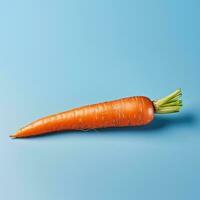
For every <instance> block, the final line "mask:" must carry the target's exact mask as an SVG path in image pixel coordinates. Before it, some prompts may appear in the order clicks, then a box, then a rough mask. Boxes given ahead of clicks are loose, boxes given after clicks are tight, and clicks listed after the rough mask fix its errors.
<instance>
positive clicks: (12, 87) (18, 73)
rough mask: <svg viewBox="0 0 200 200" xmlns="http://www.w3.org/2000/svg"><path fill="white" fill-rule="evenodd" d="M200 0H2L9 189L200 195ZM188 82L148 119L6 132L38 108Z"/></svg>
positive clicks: (2, 139)
mask: <svg viewBox="0 0 200 200" xmlns="http://www.w3.org/2000/svg"><path fill="white" fill-rule="evenodd" d="M199 6H200V3H199V1H195V0H192V1H191V0H190V1H189V0H188V1H186V0H177V1H173V0H168V1H164V0H163V1H162V0H153V1H148V0H146V1H145V0H140V1H139V0H138V1H135V0H125V1H119V0H115V1H114V0H113V1H112V0H85V1H81V0H70V1H65V0H48V1H47V0H42V1H41V0H32V1H31V0H18V1H14V0H8V1H0V92H1V96H0V121H1V126H0V199H5V200H11V199H16V200H18V199H19V200H27V199H28V200H35V199H49V200H53V199H59V200H64V199H70V200H93V199H96V200H102V199H104V200H108V199H109V200H110V199H115V200H121V199H124V200H126V199H137V200H143V199H154V200H158V199H163V200H165V199H166V200H169V199H172V200H175V199H176V200H185V199H199V196H200V190H199V185H200V156H199V152H200V131H199V130H200V123H199V118H200V115H199V113H200V107H199V99H200V93H199V89H198V88H199V83H200V81H199V74H200V26H199V20H200V12H199ZM178 87H181V88H182V90H183V93H184V96H183V100H184V107H183V109H182V111H181V113H178V114H172V115H165V116H156V119H155V121H154V122H153V123H152V124H151V125H149V126H146V127H140V128H121V129H105V130H98V131H91V132H73V133H70V132H68V133H67V132H65V133H60V134H52V135H48V136H43V137H36V138H30V139H18V140H12V139H10V138H9V137H8V135H9V134H11V133H14V132H15V131H16V130H17V129H19V128H20V127H21V126H23V125H25V124H26V123H28V122H30V121H32V120H35V119H36V118H38V117H41V116H45V115H48V114H51V113H55V112H59V111H63V110H66V109H70V108H72V107H77V106H81V105H85V104H89V103H96V102H100V101H105V100H111V99H116V98H120V97H125V96H134V95H146V96H148V97H150V98H152V99H154V98H159V97H162V96H165V95H167V94H168V93H170V92H172V91H173V90H175V89H176V88H178Z"/></svg>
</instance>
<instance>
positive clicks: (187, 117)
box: [30, 113, 197, 139]
mask: <svg viewBox="0 0 200 200" xmlns="http://www.w3.org/2000/svg"><path fill="white" fill-rule="evenodd" d="M196 122H197V116H196V115H194V114H193V113H184V114H182V115H180V114H174V115H167V116H165V115H163V116H162V115H158V116H155V119H154V120H153V122H151V123H150V124H148V125H146V126H138V127H120V128H103V129H95V130H88V131H62V132H54V133H49V134H45V135H40V136H34V137H30V139H34V138H46V137H66V136H69V135H73V136H75V135H76V136H80V135H81V136H91V135H93V136H97V135H104V136H106V135H119V134H120V135H124V134H126V135H127V134H128V135H134V134H141V133H143V134H147V133H148V134H149V133H151V134H160V133H166V132H164V131H163V130H166V129H172V128H177V127H179V128H181V127H182V128H183V127H186V128H191V126H194V125H195V124H196Z"/></svg>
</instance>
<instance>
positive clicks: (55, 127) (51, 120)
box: [10, 89, 182, 138]
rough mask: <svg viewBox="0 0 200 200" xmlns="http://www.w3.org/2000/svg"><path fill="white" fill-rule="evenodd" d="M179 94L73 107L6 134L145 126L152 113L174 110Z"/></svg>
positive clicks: (18, 136) (18, 135)
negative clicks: (156, 98)
mask: <svg viewBox="0 0 200 200" xmlns="http://www.w3.org/2000/svg"><path fill="white" fill-rule="evenodd" d="M181 95H182V94H181V89H177V90H176V91H175V92H173V93H171V94H170V95H168V96H166V97H164V98H162V99H160V100H155V101H151V100H150V99H149V98H147V97H144V96H136V97H127V98H122V99H118V100H114V101H109V102H103V103H98V104H93V105H87V106H83V107H80V108H74V109H71V110H68V111H65V112H61V113H57V114H54V115H50V116H47V117H43V118H41V119H38V120H36V121H34V122H32V123H30V124H28V125H27V126H25V127H23V128H21V129H20V130H18V131H17V132H16V133H15V134H13V135H10V137H12V138H23V137H30V136H36V135H42V134H46V133H50V132H57V131H64V130H88V129H97V128H106V127H123V126H140V125H146V124H148V123H150V122H151V121H152V120H153V119H154V113H160V114H166V113H174V112H178V111H179V110H180V108H181V106H182V101H181V100H180V97H181Z"/></svg>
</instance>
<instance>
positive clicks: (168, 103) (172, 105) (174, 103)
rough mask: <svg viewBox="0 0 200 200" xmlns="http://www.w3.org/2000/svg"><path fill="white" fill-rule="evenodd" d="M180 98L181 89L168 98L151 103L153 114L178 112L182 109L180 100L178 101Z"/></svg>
mask: <svg viewBox="0 0 200 200" xmlns="http://www.w3.org/2000/svg"><path fill="white" fill-rule="evenodd" d="M181 96H182V92H181V89H177V90H176V91H174V92H172V93H171V94H169V95H168V96H166V97H164V98H162V99H159V100H155V101H153V104H154V108H155V113H159V114H167V113H174V112H179V111H180V109H181V107H182V100H180V98H181Z"/></svg>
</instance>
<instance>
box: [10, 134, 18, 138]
mask: <svg viewBox="0 0 200 200" xmlns="http://www.w3.org/2000/svg"><path fill="white" fill-rule="evenodd" d="M9 136H10V137H11V138H12V139H15V138H17V137H16V136H15V135H14V134H13V135H9Z"/></svg>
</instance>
